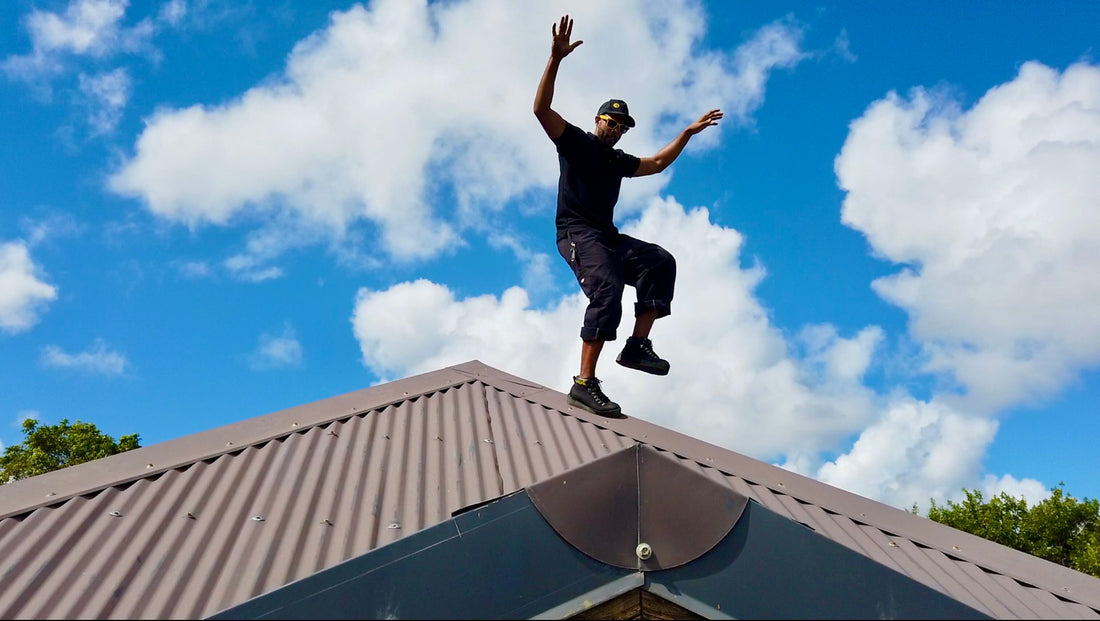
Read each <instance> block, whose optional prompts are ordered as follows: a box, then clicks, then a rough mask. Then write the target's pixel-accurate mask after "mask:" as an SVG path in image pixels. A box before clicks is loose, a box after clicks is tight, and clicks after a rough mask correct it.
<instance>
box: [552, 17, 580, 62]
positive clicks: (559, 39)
mask: <svg viewBox="0 0 1100 621" xmlns="http://www.w3.org/2000/svg"><path fill="white" fill-rule="evenodd" d="M550 32H551V33H552V34H553V35H554V44H553V45H552V46H551V47H550V55H551V56H553V57H554V58H557V59H558V60H561V59H562V58H565V57H566V56H568V55H569V53H570V52H572V51H573V50H575V49H577V46H578V45H580V44H581V43H584V41H576V42H573V43H570V42H569V37H571V36H572V35H573V20H572V19H570V18H569V16H568V15H563V16H562V18H561V22H560V23H557V24H554V25H552V26H550Z"/></svg>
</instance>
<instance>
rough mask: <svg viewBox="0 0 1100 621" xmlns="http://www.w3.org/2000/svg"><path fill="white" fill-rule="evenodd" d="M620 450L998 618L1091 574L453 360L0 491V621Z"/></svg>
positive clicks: (355, 547) (245, 562)
mask: <svg viewBox="0 0 1100 621" xmlns="http://www.w3.org/2000/svg"><path fill="white" fill-rule="evenodd" d="M635 442H642V443H645V444H649V445H650V446H653V447H655V448H658V449H661V450H663V451H668V452H670V453H672V454H674V455H676V456H678V457H679V458H680V459H681V460H682V461H683V463H684V465H685V466H687V467H690V468H693V469H695V470H696V471H698V472H700V473H702V474H703V475H705V476H707V477H708V478H710V479H712V480H715V481H717V482H721V483H722V484H724V485H728V486H730V487H731V488H733V489H734V491H736V492H738V493H740V494H742V495H744V496H747V497H749V498H752V499H753V500H756V501H757V502H759V503H760V504H761V505H763V506H765V507H767V508H769V509H771V510H773V511H776V512H777V513H779V514H781V515H784V516H786V517H789V518H790V519H792V520H795V521H797V522H800V523H803V524H805V525H806V526H808V527H810V528H812V529H813V530H815V531H816V532H818V533H820V534H821V535H823V536H826V537H828V538H830V539H832V540H833V541H836V542H838V543H840V544H842V545H844V546H846V547H848V548H849V549H852V550H854V551H856V552H859V553H860V554H863V555H865V556H867V557H869V558H871V559H873V560H875V561H877V562H879V563H882V564H884V565H886V566H888V567H891V568H892V569H895V570H897V571H899V572H901V573H903V574H905V575H907V576H909V577H911V578H913V579H914V580H917V581H919V582H921V583H923V584H925V585H928V586H930V587H932V588H934V589H936V590H938V591H940V592H943V593H945V594H947V595H949V596H951V597H953V598H955V599H957V600H959V601H961V602H963V603H965V604H967V605H969V606H972V607H974V608H976V609H977V610H980V611H982V612H985V613H986V614H989V615H991V616H993V617H998V618H1035V617H1058V618H1085V619H1090V618H1091V619H1096V618H1100V579H1096V578H1093V577H1091V576H1087V575H1085V574H1082V573H1079V572H1075V571H1072V570H1069V569H1066V568H1064V567H1061V566H1059V565H1056V564H1053V563H1049V562H1047V561H1043V560H1041V559H1038V558H1035V557H1033V556H1030V555H1027V554H1023V553H1021V552H1017V551H1015V550H1012V549H1010V548H1007V547H1004V546H1000V545H997V544H994V543H991V542H989V541H986V540H984V539H980V538H978V537H974V536H972V535H969V534H966V533H963V532H961V531H957V530H955V529H952V528H949V527H946V526H943V525H941V524H937V523H935V522H932V521H930V520H927V519H925V518H922V517H919V516H916V515H913V514H910V513H908V512H906V511H901V510H898V509H895V508H893V507H889V506H886V505H883V504H881V503H877V502H874V501H871V500H869V499H866V498H862V497H859V496H856V495H854V494H850V493H848V492H844V491H842V490H838V489H836V488H832V487H829V486H827V485H824V484H822V483H820V482H817V481H814V480H812V479H809V478H806V477H802V476H799V475H796V474H793V473H791V472H788V471H786V470H783V469H781V468H777V467H775V466H771V465H769V464H765V463H763V462H760V461H758V460H754V459H751V458H748V457H746V456H743V455H740V454H737V453H734V452H732V451H728V450H726V449H722V448H720V447H717V446H714V445H711V444H708V443H706V442H703V441H700V440H698V439H695V438H691V437H688V436H685V435H683V434H679V433H676V432H673V431H671V430H668V429H665V428H662V427H659V426H657V425H653V424H651V423H647V422H646V421H643V420H639V419H634V418H627V419H624V420H609V419H604V418H601V417H597V416H595V415H592V414H590V413H588V412H585V411H583V410H579V409H576V408H573V407H571V406H569V405H568V403H567V402H566V397H565V395H564V394H562V393H560V392H557V391H554V390H551V389H548V388H546V387H544V386H539V385H537V384H533V383H531V382H528V381H526V380H523V379H521V378H518V377H515V376H512V375H509V374H507V373H504V372H501V371H499V370H496V369H493V368H491V367H488V366H486V365H484V364H482V363H480V362H477V361H472V362H468V363H465V364H461V365H456V366H453V367H448V368H446V369H442V370H440V371H436V372H433V373H427V374H424V375H420V376H416V377H412V378H408V379H405V380H400V381H396V382H392V383H389V384H384V385H381V386H376V387H373V388H369V389H366V390H361V391H356V392H352V393H348V394H346V395H341V396H338V397H333V398H331V399H325V400H323V401H318V402H315V403H311V404H307V405H303V406H299V407H295V408H291V409H288V410H283V411H280V412H275V413H273V414H269V415H266V416H261V417H257V418H253V419H249V420H246V421H242V422H239V423H235V424H232V425H227V426H225V427H220V428H217V429H212V430H209V431H206V432H202V433H199V434H195V435H192V436H187V437H184V438H180V439H177V440H172V441H169V442H164V443H161V444H156V445H152V446H148V447H143V448H141V449H137V450H134V451H129V452H127V453H122V454H120V455H115V456H113V457H109V458H106V459H102V460H98V461H95V462H90V463H87V464H82V465H79V466H73V467H70V468H66V469H63V470H59V471H56V472H52V473H49V474H45V475H42V476H39V477H34V478H31V479H26V480H22V481H16V482H13V483H9V484H7V485H4V486H0V581H2V582H0V617H2V618H58V617H65V618H88V617H108V618H135V617H140V618H197V617H203V616H208V615H211V614H213V613H216V612H218V611H220V610H223V609H225V608H228V607H230V606H233V605H236V604H240V603H241V602H244V601H246V600H248V599H250V598H252V597H254V596H256V595H259V594H262V593H265V592H267V591H270V590H272V589H274V588H277V587H279V586H282V585H285V584H288V583H290V582H293V581H295V580H298V579H301V578H304V577H306V576H309V575H311V574H313V573H316V572H317V571H319V570H321V569H325V568H328V567H332V566H333V565H335V564H337V563H340V562H341V561H344V560H347V559H350V558H353V557H356V556H359V555H361V554H363V553H365V552H367V551H369V550H372V549H374V548H377V547H379V546H383V545H386V544H387V543H390V542H393V541H395V540H397V539H399V538H401V537H403V536H405V535H408V534H411V533H413V532H416V531H418V530H421V529H423V528H426V527H428V526H432V525H435V524H438V523H440V522H442V521H444V520H446V519H448V518H449V517H450V515H451V513H452V512H453V511H456V510H458V509H460V508H462V507H465V506H469V505H472V504H477V503H481V502H484V501H486V500H489V499H492V498H496V497H498V496H501V495H504V494H508V493H511V492H514V491H516V490H519V489H522V488H524V487H527V486H529V485H531V484H533V483H536V482H538V481H541V480H544V479H547V478H549V477H552V476H554V475H556V474H560V473H562V472H565V471H567V470H569V469H572V468H574V467H577V466H579V465H582V464H585V463H589V462H591V461H593V460H595V459H597V458H599V457H602V456H604V455H608V454H610V453H612V452H615V451H618V450H621V449H623V448H625V447H627V446H630V445H633V444H634V443H635Z"/></svg>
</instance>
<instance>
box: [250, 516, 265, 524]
mask: <svg viewBox="0 0 1100 621" xmlns="http://www.w3.org/2000/svg"><path fill="white" fill-rule="evenodd" d="M252 521H253V522H262V521H264V516H262V515H254V516H252Z"/></svg>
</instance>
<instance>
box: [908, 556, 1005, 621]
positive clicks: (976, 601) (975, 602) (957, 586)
mask: <svg viewBox="0 0 1100 621" xmlns="http://www.w3.org/2000/svg"><path fill="white" fill-rule="evenodd" d="M892 541H893V543H894V544H895V545H897V548H898V550H899V551H901V552H902V553H904V554H905V556H906V557H907V558H908V559H909V560H911V561H912V562H913V563H915V564H916V565H918V566H919V567H920V568H921V569H922V570H923V572H924V573H925V574H927V575H928V576H929V578H930V579H931V582H928V581H924V580H922V582H923V583H924V584H927V585H928V586H930V587H932V588H934V589H936V590H937V591H940V592H941V593H945V594H947V595H950V596H951V597H953V598H955V599H957V600H958V601H960V602H962V603H964V604H966V605H967V606H970V607H972V608H974V609H976V610H980V611H982V612H984V613H985V614H988V615H992V616H994V617H997V615H996V614H994V613H993V611H992V610H990V607H989V606H988V605H987V604H986V603H985V601H984V600H983V599H982V598H981V597H979V596H977V595H976V594H975V593H973V592H971V590H969V589H968V588H966V587H965V586H964V585H963V584H961V583H960V582H959V581H958V579H956V577H955V576H953V575H951V573H950V572H948V571H945V570H944V567H943V566H942V565H941V563H938V562H936V561H935V560H934V557H933V556H931V555H930V554H929V553H930V552H931V553H934V554H939V552H938V551H936V550H930V549H929V548H926V547H924V546H918V545H916V544H914V543H913V542H912V541H910V540H909V539H907V538H905V537H897V536H893V537H892ZM939 556H940V557H941V560H942V557H943V555H942V554H939ZM956 571H957V570H956ZM909 575H913V574H909Z"/></svg>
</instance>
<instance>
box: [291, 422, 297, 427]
mask: <svg viewBox="0 0 1100 621" xmlns="http://www.w3.org/2000/svg"><path fill="white" fill-rule="evenodd" d="M290 426H291V427H297V426H298V423H290Z"/></svg>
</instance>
